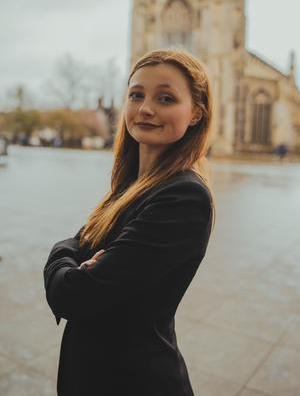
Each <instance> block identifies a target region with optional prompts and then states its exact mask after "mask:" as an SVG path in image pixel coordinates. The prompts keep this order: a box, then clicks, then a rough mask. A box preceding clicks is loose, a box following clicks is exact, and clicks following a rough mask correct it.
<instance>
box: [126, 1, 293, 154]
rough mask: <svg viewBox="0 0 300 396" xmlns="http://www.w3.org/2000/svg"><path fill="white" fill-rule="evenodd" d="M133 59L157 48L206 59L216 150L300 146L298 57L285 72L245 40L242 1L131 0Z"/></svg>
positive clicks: (269, 149)
mask: <svg viewBox="0 0 300 396" xmlns="http://www.w3.org/2000/svg"><path fill="white" fill-rule="evenodd" d="M131 26H132V30H131V64H132V63H133V62H135V61H136V59H137V58H139V57H140V56H141V55H143V54H144V53H146V52H148V51H151V50H153V49H160V48H182V49H186V50H188V51H189V52H191V53H192V54H193V55H195V56H196V57H197V58H199V59H200V60H201V61H202V62H204V63H205V64H206V66H207V69H208V71H209V74H210V80H211V82H212V87H213V92H214V108H215V122H214V128H213V131H214V132H213V140H212V153H213V154H216V155H227V154H229V155H230V154H233V153H235V152H265V153H266V152H272V151H273V150H274V148H275V147H276V146H277V145H278V144H282V143H283V144H286V145H287V146H288V147H289V149H290V151H292V152H300V91H299V90H298V88H297V86H296V83H295V55H294V53H291V54H290V60H289V70H288V72H287V73H283V72H282V71H280V70H278V69H277V68H276V67H274V66H273V65H272V64H270V63H269V62H267V61H266V60H264V59H262V58H261V57H260V56H258V55H256V54H254V53H252V52H250V51H248V50H247V48H246V45H245V27H246V18H245V0H132V24H131Z"/></svg>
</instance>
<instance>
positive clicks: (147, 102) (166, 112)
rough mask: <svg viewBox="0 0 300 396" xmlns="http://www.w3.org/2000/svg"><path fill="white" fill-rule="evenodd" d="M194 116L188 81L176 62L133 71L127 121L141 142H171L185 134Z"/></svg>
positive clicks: (130, 130) (129, 127)
mask: <svg viewBox="0 0 300 396" xmlns="http://www.w3.org/2000/svg"><path fill="white" fill-rule="evenodd" d="M192 118H193V102H192V97H191V93H190V89H189V86H188V82H187V80H186V78H185V76H184V75H183V74H182V72H181V71H180V70H179V69H177V68H176V67H175V66H173V65H170V64H159V65H155V66H144V67H142V68H140V69H138V70H137V71H136V72H135V73H134V74H133V76H132V77H131V80H130V83H129V87H128V92H127V98H126V103H125V122H126V126H127V129H128V132H129V133H130V135H131V136H132V137H133V138H134V139H135V140H136V141H137V142H139V143H144V144H148V145H168V144H171V143H173V142H175V141H177V140H179V139H180V138H181V137H182V136H183V135H184V133H185V131H186V129H187V127H188V126H189V125H190V123H191V121H192Z"/></svg>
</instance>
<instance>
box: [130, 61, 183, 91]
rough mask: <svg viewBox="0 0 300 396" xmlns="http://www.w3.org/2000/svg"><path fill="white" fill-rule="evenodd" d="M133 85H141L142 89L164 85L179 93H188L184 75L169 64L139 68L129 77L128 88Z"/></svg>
mask: <svg viewBox="0 0 300 396" xmlns="http://www.w3.org/2000/svg"><path fill="white" fill-rule="evenodd" d="M135 85H141V86H143V87H144V88H155V87H157V86H159V85H166V86H170V88H174V89H176V90H178V91H180V92H181V91H182V92H186V91H187V92H189V85H188V82H187V79H186V77H185V75H184V74H183V73H182V71H181V70H179V69H178V68H177V67H176V66H173V65H170V64H159V65H153V66H143V67H141V68H140V69H138V70H137V71H136V72H135V73H134V74H133V76H132V77H131V79H130V82H129V88H131V87H133V86H135Z"/></svg>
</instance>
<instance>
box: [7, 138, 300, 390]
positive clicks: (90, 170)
mask: <svg viewBox="0 0 300 396" xmlns="http://www.w3.org/2000/svg"><path fill="white" fill-rule="evenodd" d="M4 162H5V164H4ZM111 167H112V153H111V152H108V151H103V152H96V151H93V152H88V151H79V150H59V149H47V148H44V149H40V148H22V147H13V146H12V147H10V150H9V156H8V157H7V158H6V159H5V161H4V160H3V159H2V161H0V221H1V233H0V256H1V259H0V323H1V325H0V395H1V396H2V395H3V396H23V395H24V396H25V395H26V396H51V395H56V375H57V363H58V356H59V346H60V341H61V337H62V333H63V329H64V326H65V323H66V321H65V320H62V321H61V323H60V325H59V326H57V325H56V322H55V319H54V317H53V316H52V314H51V311H50V308H49V307H48V305H47V303H46V300H45V293H44V287H43V274H42V270H43V266H44V264H45V261H46V259H47V256H48V253H49V250H50V248H51V247H52V245H53V244H54V243H55V242H56V241H58V240H62V239H65V238H68V237H70V236H73V235H74V234H75V233H76V232H77V231H78V230H79V228H80V227H81V226H82V225H83V224H84V222H85V221H86V218H87V216H88V214H89V213H90V211H91V210H92V209H93V207H94V206H95V205H96V203H97V202H98V201H99V200H100V199H101V198H102V196H103V195H104V194H105V192H106V190H107V189H108V186H109V179H110V172H111ZM212 169H213V178H214V191H215V199H216V207H217V218H216V226H215V229H214V231H213V233H212V236H211V240H210V243H209V246H208V250H207V255H206V258H205V259H204V260H203V262H202V263H201V265H200V268H199V270H198V272H197V274H196V276H195V278H194V280H193V282H192V284H191V286H190V288H189V289H188V291H187V293H186V294H185V296H184V299H183V300H182V303H181V305H180V306H179V308H178V311H177V316H176V329H177V338H178V344H179V347H180V349H181V352H182V354H183V356H184V358H185V360H186V363H187V366H188V369H189V373H190V378H191V382H192V385H193V388H194V390H195V396H221V395H222V396H263V395H265V396H299V395H300V376H299V373H300V222H299V210H300V164H297V163H278V164H276V163H270V164H263V165H262V164H247V163H237V162H235V163H230V162H224V161H223V162H222V161H218V162H217V161H213V162H212ZM83 396H88V395H83Z"/></svg>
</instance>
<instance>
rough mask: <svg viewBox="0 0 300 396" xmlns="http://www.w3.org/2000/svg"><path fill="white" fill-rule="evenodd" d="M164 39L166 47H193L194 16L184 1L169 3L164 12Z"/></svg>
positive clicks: (173, 0) (175, 0) (176, 0)
mask: <svg viewBox="0 0 300 396" xmlns="http://www.w3.org/2000/svg"><path fill="white" fill-rule="evenodd" d="M161 19H162V37H163V44H164V46H166V47H171V48H172V47H184V48H185V49H187V50H189V49H190V47H191V34H192V15H191V10H190V7H189V6H188V4H187V2H186V1H184V0H171V1H168V2H167V4H166V6H165V8H164V9H163V11H162V16H161Z"/></svg>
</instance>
